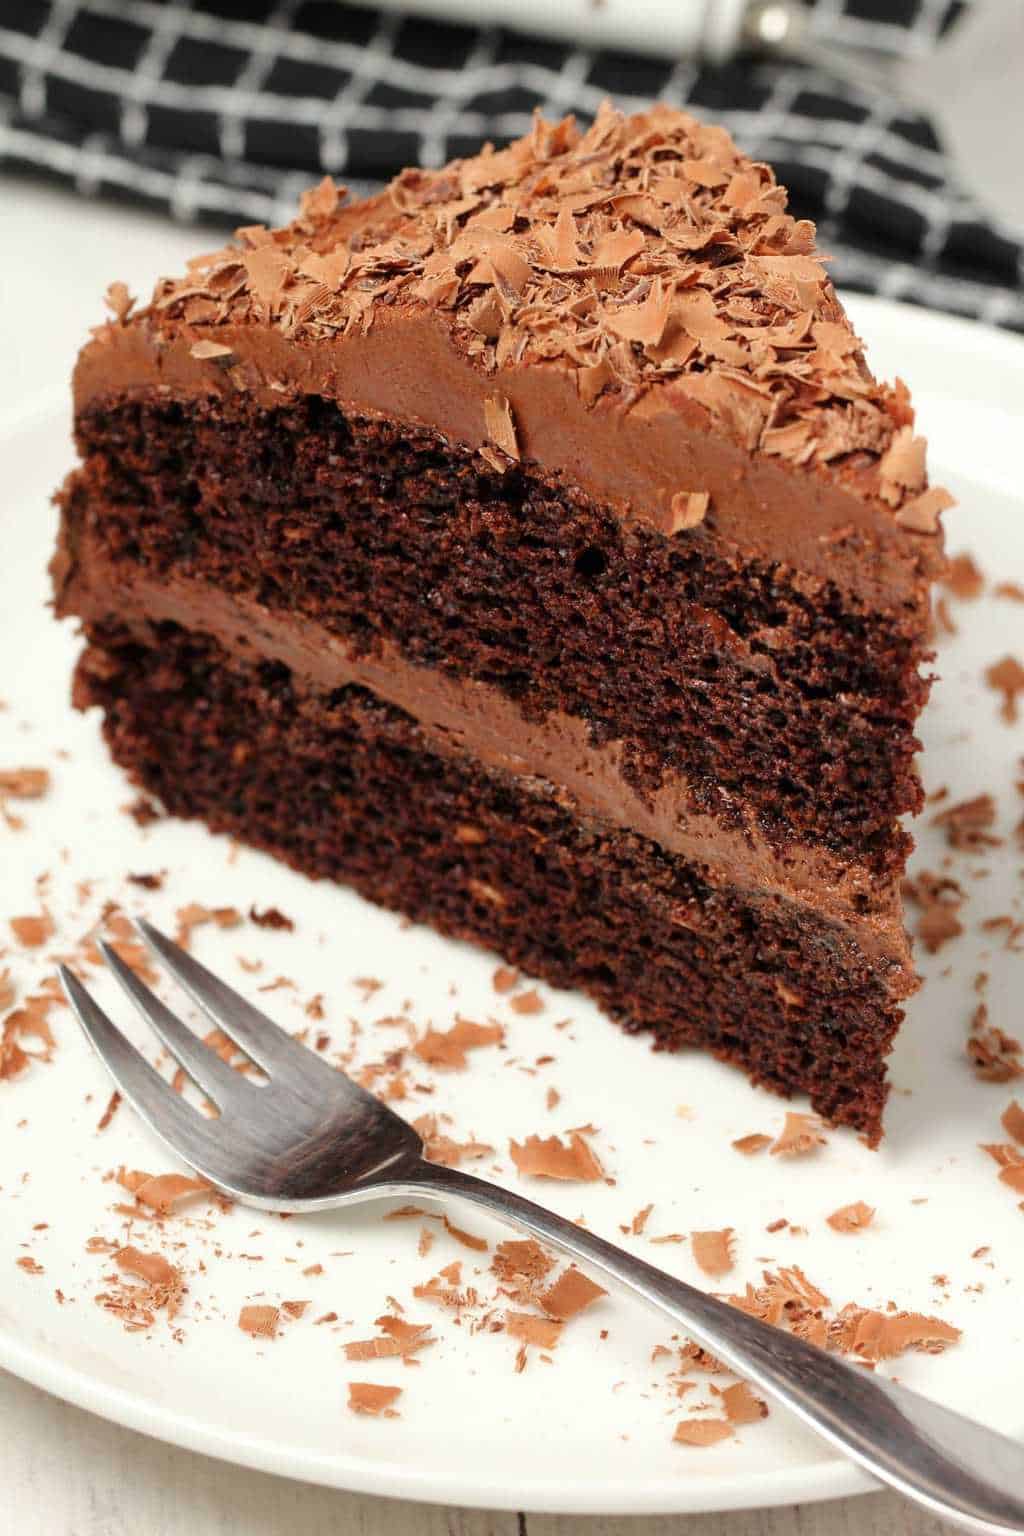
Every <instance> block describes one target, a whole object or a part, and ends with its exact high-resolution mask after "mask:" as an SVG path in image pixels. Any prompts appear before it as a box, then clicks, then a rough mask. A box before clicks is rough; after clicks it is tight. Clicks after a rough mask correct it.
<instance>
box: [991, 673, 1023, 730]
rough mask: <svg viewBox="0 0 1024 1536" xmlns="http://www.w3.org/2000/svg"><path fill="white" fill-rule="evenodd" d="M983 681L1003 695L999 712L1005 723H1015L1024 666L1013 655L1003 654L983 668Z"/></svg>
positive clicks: (1021, 690) (1021, 689)
mask: <svg viewBox="0 0 1024 1536" xmlns="http://www.w3.org/2000/svg"><path fill="white" fill-rule="evenodd" d="M985 681H986V683H987V684H988V686H989V687H990V688H991V689H992V690H993V692H995V693H1001V694H1002V695H1003V704H1002V708H1001V710H1000V714H1001V715H1002V717H1003V719H1004V720H1005V721H1006V723H1007V725H1016V723H1017V718H1018V714H1019V710H1018V707H1017V698H1018V695H1019V694H1020V693H1021V692H1024V667H1022V666H1021V664H1020V662H1019V661H1018V660H1017V659H1016V657H1014V656H1004V657H1003V659H1002V661H996V662H993V663H992V665H991V666H990V667H986V669H985Z"/></svg>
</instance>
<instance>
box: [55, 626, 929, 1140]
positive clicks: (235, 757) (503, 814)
mask: <svg viewBox="0 0 1024 1536" xmlns="http://www.w3.org/2000/svg"><path fill="white" fill-rule="evenodd" d="M87 639H88V642H89V643H88V648H87V650H86V651H85V653H84V655H83V657H82V660H81V662H80V663H79V667H78V671H77V675H76V702H77V703H78V704H79V705H80V706H83V707H85V706H88V705H91V704H98V705H100V706H102V708H103V709H104V711H105V722H104V732H105V735H106V738H107V741H108V743H109V746H110V749H111V751H112V753H113V755H114V757H115V758H116V760H117V761H118V762H119V763H121V764H122V765H123V766H124V767H125V768H127V769H128V770H129V771H130V773H131V774H132V776H133V777H134V778H135V779H136V780H137V781H138V782H139V783H140V784H141V785H143V786H144V787H145V788H146V789H148V790H150V791H152V792H153V793H155V794H156V795H157V796H159V798H160V799H161V800H162V801H163V803H164V804H165V806H166V807H167V808H168V810H170V811H171V812H172V813H174V814H177V815H181V816H194V817H202V818H203V819H204V820H206V821H207V822H208V823H209V824H210V825H211V826H213V827H214V828H217V829H219V830H221V831H225V832H229V833H231V834H232V835H234V836H237V837H239V838H241V839H244V840H245V841H247V842H250V843H252V844H255V845H256V846H258V847H262V848H265V849H267V850H269V851H270V852H272V853H274V854H276V855H277V856H279V857H281V858H283V859H285V860H286V861H287V862H289V863H290V864H293V865H294V866H295V867H297V868H298V869H301V870H303V871H305V872H306V873H307V874H310V875H313V876H321V877H326V878H328V879H332V880H339V881H344V882H346V883H348V884H351V885H353V886H354V887H355V888H356V889H357V890H359V891H360V892H362V894H363V895H365V896H367V897H369V898H371V899H372V900H374V901H377V902H380V903H382V904H384V905H386V906H388V907H392V908H394V909H396V910H399V911H402V912H404V913H407V914H409V915H410V916H411V917H413V918H415V919H418V920H421V921H424V922H428V923H431V924H433V925H434V926H435V927H436V928H438V929H440V930H441V931H442V932H443V933H446V934H451V935H454V936H457V937H462V938H469V939H473V940H476V941H477V942H479V943H481V944H483V945H486V946H488V947H490V948H493V949H495V950H496V951H498V952H499V953H500V954H502V955H504V956H505V957H506V958H507V959H508V960H510V961H512V962H513V963H514V964H517V965H520V966H522V967H523V968H524V969H526V970H528V971H530V972H532V973H534V974H536V975H539V976H542V977H546V978H547V979H549V980H551V981H552V982H554V983H557V984H559V985H562V986H569V987H579V988H582V989H583V990H584V991H586V992H588V993H590V995H591V996H593V997H594V998H595V999H596V1000H597V1001H598V1002H599V1003H600V1004H601V1005H602V1007H604V1008H605V1009H606V1010H607V1011H608V1012H609V1013H610V1014H612V1015H613V1016H614V1017H616V1018H617V1019H620V1020H621V1021H622V1022H623V1023H624V1024H625V1025H626V1027H627V1028H628V1029H630V1030H636V1031H640V1030H644V1031H648V1032H650V1033H651V1034H652V1035H653V1036H654V1038H655V1040H656V1042H657V1043H658V1045H659V1046H662V1047H665V1048H671V1049H675V1048H679V1047H683V1046H688V1045H701V1046H704V1047H706V1048H708V1049H710V1050H711V1051H713V1052H714V1053H715V1054H716V1055H718V1056H719V1057H721V1058H723V1059H724V1060H726V1061H730V1062H733V1063H735V1064H737V1065H739V1066H741V1067H742V1068H743V1069H744V1070H745V1071H746V1072H748V1073H749V1074H750V1075H751V1076H752V1077H753V1078H754V1079H755V1080H756V1081H758V1082H762V1083H764V1084H766V1085H768V1086H770V1087H772V1088H775V1089H777V1090H778V1091H780V1092H782V1093H789V1092H791V1091H801V1092H807V1093H809V1094H810V1097H811V1101H812V1104H813V1105H814V1107H815V1108H816V1109H817V1110H818V1111H819V1112H820V1113H822V1114H823V1115H825V1116H826V1117H827V1118H828V1119H830V1120H832V1121H835V1122H837V1123H841V1124H845V1125H849V1126H852V1127H854V1128H856V1129H857V1130H859V1131H861V1132H863V1133H865V1134H866V1135H867V1136H868V1137H869V1138H870V1139H872V1140H876V1139H877V1137H878V1136H879V1134H880V1118H881V1112H882V1108H883V1104H884V1100H885V1095H886V1085H885V1065H884V1064H885V1056H886V1054H887V1052H888V1050H889V1048H890V1045H891V1041H892V1036H893V1034H894V1032H895V1030H896V1027H897V1025H898V1023H899V1020H900V1018H901V1016H902V1015H901V1012H900V1010H899V1008H897V1007H896V1006H894V1004H893V1001H892V999H891V997H890V995H889V991H888V988H887V982H886V975H885V966H884V963H883V962H876V961H872V960H870V959H869V958H868V957H866V956H865V954H864V953H863V952H862V951H861V950H860V949H859V948H858V946H857V944H856V943H855V941H854V940H853V939H852V937H851V935H850V934H849V932H848V931H847V930H846V929H844V928H843V927H842V926H841V925H838V924H835V923H832V922H829V921H825V920H824V919H823V918H821V917H820V916H819V915H817V914H815V913H814V911H813V910H811V909H810V908H807V907H804V906H799V905H796V904H794V903H790V902H789V901H787V900H786V899H784V898H782V897H779V896H773V897H764V896H760V895H757V894H755V893H752V892H749V891H743V890H740V889H737V888H735V887H729V886H722V885H719V886H715V885H713V884H711V883H710V879H709V876H708V872H707V870H706V869H703V868H702V867H701V866H700V865H697V864H694V863H689V862H687V861H684V860H682V859H680V858H676V857H672V856H670V855H667V854H666V853H665V852H664V851H663V850H662V849H661V848H660V847H659V846H658V845H657V844H655V843H653V842H651V841H649V840H647V839H644V838H642V837H639V836H637V835H635V834H631V833H629V832H626V831H623V830H621V829H615V828H612V827H610V826H608V825H607V824H602V823H598V822H594V821H585V820H582V819H580V818H579V817H578V816H577V815H576V814H575V812H574V809H573V807H572V805H571V804H568V803H566V797H565V796H564V795H561V796H559V795H556V794H555V793H554V792H553V791H552V790H551V787H550V786H546V785H545V784H543V783H542V782H538V781H537V780H528V779H513V778H511V777H509V776H507V775H505V774H503V773H498V772H495V771H493V770H488V769H485V768H483V767H482V766H480V765H479V764H478V763H475V762H473V761H472V760H470V759H469V758H467V757H465V756H463V755H460V754H453V755H451V756H448V755H440V754H439V753H438V752H437V751H436V750H435V749H433V748H432V747H431V746H430V745H429V743H428V741H427V740H426V738H425V736H424V734H423V732H422V730H421V728H420V727H419V726H418V725H417V724H416V722H415V721H413V720H412V719H411V718H410V717H409V716H408V715H406V714H404V713H403V712H402V711H400V710H398V709H396V708H394V707H392V706H389V705H386V704H384V703H382V702H381V701H380V700H378V699H377V698H376V697H375V696H374V695H373V694H370V693H368V692H367V691H365V690H364V689H361V688H358V687H345V688H341V689H338V690H336V691H335V692H331V693H328V692H317V691H313V690H310V689H309V688H306V687H303V686H300V684H299V683H298V681H297V680H296V679H295V678H294V677H293V676H292V674H291V673H290V672H289V671H288V669H287V668H286V667H284V666H283V665H281V664H280V663H277V662H258V661H253V662H252V663H240V662H239V661H237V660H233V659H232V658H231V657H229V656H228V655H227V654H226V653H225V652H224V651H222V650H221V649H220V648H219V647H218V646H217V645H216V644H215V643H214V642H213V641H212V640H210V639H208V638H204V637H203V636H200V635H197V634H190V633H187V632H185V631H183V630H180V629H178V628H176V627H175V626H174V625H163V626H160V627H159V629H157V628H154V629H153V632H152V636H151V640H152V643H140V641H139V639H138V637H137V636H132V635H131V634H129V632H128V631H127V630H125V629H123V628H121V627H119V626H118V625H117V624H116V623H113V622H111V623H110V624H104V625H96V624H93V625H90V626H88V627H87Z"/></svg>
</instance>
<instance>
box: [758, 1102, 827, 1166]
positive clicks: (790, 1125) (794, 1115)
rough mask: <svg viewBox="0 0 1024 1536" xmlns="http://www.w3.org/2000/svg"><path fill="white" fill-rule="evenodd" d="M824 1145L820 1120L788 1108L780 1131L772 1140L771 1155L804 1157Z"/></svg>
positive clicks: (814, 1116)
mask: <svg viewBox="0 0 1024 1536" xmlns="http://www.w3.org/2000/svg"><path fill="white" fill-rule="evenodd" d="M824 1145H825V1138H824V1136H823V1135H822V1134H821V1121H820V1120H819V1119H818V1118H817V1116H816V1115H804V1114H800V1113H799V1112H798V1111H796V1110H788V1111H787V1113H786V1121H785V1124H784V1125H783V1127H782V1130H781V1132H780V1133H779V1135H778V1136H777V1137H776V1139H775V1140H774V1141H773V1142H772V1145H771V1149H770V1150H771V1153H772V1156H773V1157H806V1156H807V1154H808V1153H809V1152H816V1151H817V1149H818V1148H819V1147H823V1146H824Z"/></svg>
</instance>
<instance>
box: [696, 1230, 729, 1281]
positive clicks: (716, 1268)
mask: <svg viewBox="0 0 1024 1536" xmlns="http://www.w3.org/2000/svg"><path fill="white" fill-rule="evenodd" d="M690 1246H691V1248H692V1249H693V1257H694V1259H695V1260H696V1261H697V1265H698V1267H699V1268H700V1269H702V1270H703V1271H704V1273H705V1274H706V1275H712V1276H714V1277H715V1278H717V1277H718V1276H719V1275H727V1274H728V1273H729V1271H730V1270H731V1269H732V1268H733V1265H734V1260H733V1256H732V1227H723V1228H722V1229H721V1231H713V1232H691V1233H690Z"/></svg>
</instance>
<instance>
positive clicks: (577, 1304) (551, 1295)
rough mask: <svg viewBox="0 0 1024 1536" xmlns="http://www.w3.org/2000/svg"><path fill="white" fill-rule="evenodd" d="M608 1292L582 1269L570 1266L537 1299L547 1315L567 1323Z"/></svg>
mask: <svg viewBox="0 0 1024 1536" xmlns="http://www.w3.org/2000/svg"><path fill="white" fill-rule="evenodd" d="M607 1294H608V1293H607V1291H606V1290H605V1289H604V1287H603V1286H600V1285H598V1284H597V1283H596V1282H595V1281H593V1280H591V1279H589V1278H588V1277H587V1276H586V1275H585V1274H584V1273H583V1271H582V1270H580V1269H576V1267H575V1266H570V1267H569V1268H568V1269H565V1270H563V1271H562V1273H561V1274H560V1275H559V1277H558V1279H557V1280H556V1281H555V1283H554V1285H552V1286H550V1287H549V1288H548V1289H547V1290H546V1291H542V1292H541V1294H540V1296H539V1297H538V1300H539V1302H540V1304H541V1306H542V1307H543V1308H544V1311H545V1312H546V1313H547V1314H548V1316H549V1317H554V1318H557V1319H558V1321H559V1322H561V1323H567V1322H568V1321H569V1319H570V1318H573V1317H576V1316H577V1314H578V1313H580V1312H583V1311H584V1310H585V1309H586V1308H587V1307H589V1306H592V1305H593V1303H594V1302H595V1301H598V1300H599V1299H600V1298H601V1297H602V1296H606V1295H607Z"/></svg>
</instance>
